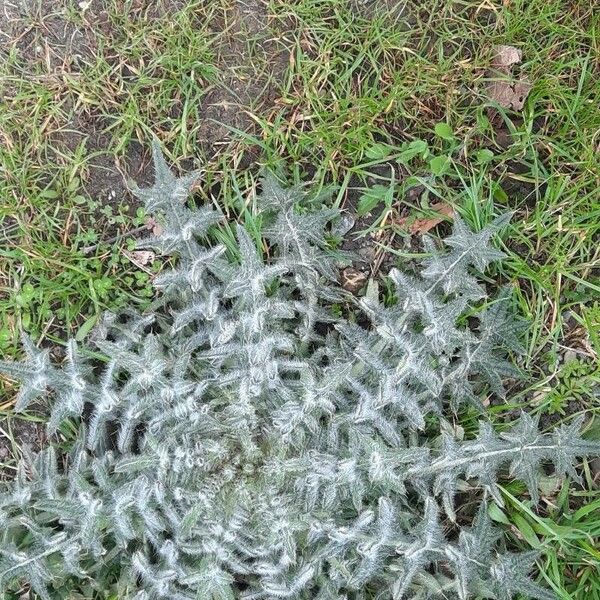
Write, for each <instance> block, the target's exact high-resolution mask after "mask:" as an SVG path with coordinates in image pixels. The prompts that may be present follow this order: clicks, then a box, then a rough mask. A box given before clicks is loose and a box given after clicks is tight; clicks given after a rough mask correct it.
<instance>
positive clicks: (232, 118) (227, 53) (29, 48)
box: [0, 0, 289, 205]
mask: <svg viewBox="0 0 600 600" xmlns="http://www.w3.org/2000/svg"><path fill="white" fill-rule="evenodd" d="M77 6H79V3H74V4H71V3H69V2H67V0H59V1H58V2H57V1H56V0H39V1H38V2H35V3H30V2H21V1H19V0H5V2H4V4H3V7H2V8H1V9H0V60H1V59H2V58H3V56H6V55H7V54H8V52H9V51H10V50H11V49H12V50H16V52H17V55H18V59H19V62H20V69H21V72H20V73H19V75H20V76H22V77H23V78H36V79H38V80H47V81H52V82H54V81H55V82H56V83H57V86H56V87H57V93H60V89H61V83H60V82H61V81H62V79H63V78H64V77H67V76H68V77H74V78H76V77H78V76H79V73H80V70H81V65H82V64H84V63H86V62H88V63H89V62H90V61H93V60H94V54H95V53H96V52H97V51H98V47H99V40H100V38H101V37H109V36H110V35H111V23H110V18H109V15H108V12H107V6H108V2H107V1H106V0H93V1H92V2H86V3H85V10H81V9H80V14H79V15H78V17H79V19H77V20H78V21H79V22H74V21H75V19H73V18H71V17H69V15H68V9H69V7H71V10H73V7H75V8H77ZM184 7H185V2H184V0H135V1H134V2H132V5H131V7H130V8H129V10H130V13H131V14H135V15H139V16H140V18H141V17H143V18H144V19H153V18H156V19H164V18H173V15H174V14H175V13H176V12H177V11H178V10H181V9H182V8H184ZM227 11H228V14H227V22H226V23H216V24H215V28H216V29H219V30H220V29H221V28H223V29H224V28H225V27H227V35H223V36H221V37H220V42H219V43H218V46H217V47H216V52H217V58H218V66H219V68H220V73H219V77H220V81H219V82H218V83H217V84H216V85H215V86H213V88H212V89H211V90H210V91H209V92H208V93H207V94H206V95H205V97H204V100H203V103H202V106H201V107H200V109H199V113H200V114H201V115H202V122H201V123H200V127H199V133H198V140H197V141H198V145H199V146H200V148H201V149H202V150H203V153H204V155H205V156H207V157H209V159H210V158H212V157H214V156H215V155H216V154H217V153H218V152H219V149H220V148H222V147H224V146H225V145H227V144H228V142H229V141H230V140H231V139H232V138H234V137H235V135H236V134H235V133H234V132H232V131H231V129H230V128H235V129H238V130H242V131H249V130H251V129H253V128H255V127H256V124H255V122H254V120H253V119H252V116H251V115H252V113H255V112H258V111H259V110H260V109H261V108H262V107H264V106H272V105H273V104H274V101H275V99H276V90H275V87H274V86H273V84H272V82H273V81H277V80H278V79H280V78H281V76H282V74H283V71H284V69H285V67H286V65H287V64H288V60H289V55H288V53H287V52H285V51H283V50H282V48H281V46H280V45H279V44H278V43H277V42H276V41H275V36H273V34H272V32H271V31H270V29H269V26H268V21H269V15H268V8H267V3H266V2H263V1H261V0H233V2H232V4H231V6H228V8H227ZM248 40H253V41H254V43H253V44H252V47H253V53H254V54H255V56H249V55H248V46H249V44H248V43H247V42H248ZM259 63H260V64H264V68H263V70H262V72H260V73H257V72H256V65H257V64H259ZM40 73H43V74H40ZM65 108H66V111H67V112H68V110H69V107H68V106H67V107H65ZM173 110H174V111H175V112H176V111H177V110H178V109H177V107H176V106H174V107H173ZM60 125H61V126H59V127H58V128H57V131H55V133H53V134H52V141H53V143H56V144H57V146H58V147H59V148H60V147H64V148H67V149H69V150H71V151H73V150H74V149H75V148H76V147H77V146H78V145H79V144H80V143H81V142H82V141H84V140H85V145H86V152H87V154H88V155H91V154H93V155H94V159H93V160H92V161H91V163H90V168H89V171H88V177H87V180H86V181H84V182H83V183H84V188H85V191H86V192H87V194H88V195H89V196H90V197H91V198H92V199H93V200H99V201H101V202H102V203H104V204H119V203H121V202H123V201H125V200H126V201H127V202H129V203H131V204H133V205H135V199H133V198H131V196H130V195H129V193H128V191H127V179H129V178H133V179H135V180H136V181H137V182H139V183H142V184H143V183H147V182H149V181H150V180H151V179H152V173H151V169H150V168H149V167H150V152H149V147H146V146H149V144H146V141H145V140H144V145H143V146H142V145H141V144H139V143H137V141H136V140H133V141H132V142H131V143H129V144H128V147H127V148H126V151H125V157H124V159H122V160H120V161H119V160H115V157H114V155H112V154H111V152H110V138H109V135H110V134H105V133H103V131H104V130H105V129H106V127H107V125H108V123H106V122H105V121H104V120H103V119H102V117H100V116H97V115H95V114H94V112H93V110H89V109H87V108H81V107H77V108H75V109H73V110H72V116H71V118H70V121H69V122H67V123H64V124H60Z"/></svg>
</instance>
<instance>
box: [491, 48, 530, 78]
mask: <svg viewBox="0 0 600 600" xmlns="http://www.w3.org/2000/svg"><path fill="white" fill-rule="evenodd" d="M494 50H495V51H496V54H494V58H493V59H492V67H494V68H496V69H500V70H501V71H505V72H506V73H509V72H510V68H509V67H510V66H511V65H516V64H518V63H520V62H521V59H522V58H523V52H522V51H521V50H519V49H518V48H515V47H514V46H496V47H495V48H494Z"/></svg>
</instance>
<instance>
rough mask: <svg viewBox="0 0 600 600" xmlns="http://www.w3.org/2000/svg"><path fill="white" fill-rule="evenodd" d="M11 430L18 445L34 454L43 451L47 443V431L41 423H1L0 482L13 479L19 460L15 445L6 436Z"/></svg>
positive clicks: (3, 421) (11, 421)
mask: <svg viewBox="0 0 600 600" xmlns="http://www.w3.org/2000/svg"><path fill="white" fill-rule="evenodd" d="M9 421H10V423H9ZM9 428H10V432H11V434H12V436H13V438H14V439H15V440H16V441H17V443H18V445H19V446H20V447H26V448H27V449H28V450H29V451H31V452H32V453H35V452H38V451H39V450H41V449H42V448H43V447H44V446H45V445H46V442H47V439H46V430H45V428H44V426H43V425H42V424H41V423H34V422H31V421H25V420H23V419H18V418H10V419H8V418H7V419H3V420H2V421H1V422H0V481H6V480H8V479H12V477H13V476H14V474H15V470H14V467H15V466H16V462H17V459H16V457H15V456H14V455H13V444H12V442H11V441H10V439H9V438H8V437H7V436H6V435H5V434H7V433H8V429H9Z"/></svg>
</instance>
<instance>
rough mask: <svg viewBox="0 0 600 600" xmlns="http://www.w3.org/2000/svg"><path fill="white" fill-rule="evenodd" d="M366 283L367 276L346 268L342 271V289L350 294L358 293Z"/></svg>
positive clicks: (356, 270)
mask: <svg viewBox="0 0 600 600" xmlns="http://www.w3.org/2000/svg"><path fill="white" fill-rule="evenodd" d="M366 281H367V274H366V273H363V272H362V271H359V270H358V269H355V268H354V267H348V268H346V269H344V270H343V271H342V287H343V288H344V289H345V290H347V291H348V292H351V293H352V294H356V293H358V292H359V291H360V290H361V289H362V288H363V286H364V285H365V283H366Z"/></svg>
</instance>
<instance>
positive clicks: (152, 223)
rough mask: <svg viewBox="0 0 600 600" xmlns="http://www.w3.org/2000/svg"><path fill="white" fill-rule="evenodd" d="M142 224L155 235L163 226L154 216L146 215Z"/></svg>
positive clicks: (157, 234) (161, 230) (160, 231)
mask: <svg viewBox="0 0 600 600" xmlns="http://www.w3.org/2000/svg"><path fill="white" fill-rule="evenodd" d="M144 225H145V226H146V227H147V228H148V229H150V231H152V233H153V234H154V235H155V236H157V237H158V236H159V235H160V234H161V233H162V232H163V228H162V227H161V226H160V224H159V223H158V222H157V221H156V219H155V218H154V217H148V218H147V219H146V222H145V223H144Z"/></svg>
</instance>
